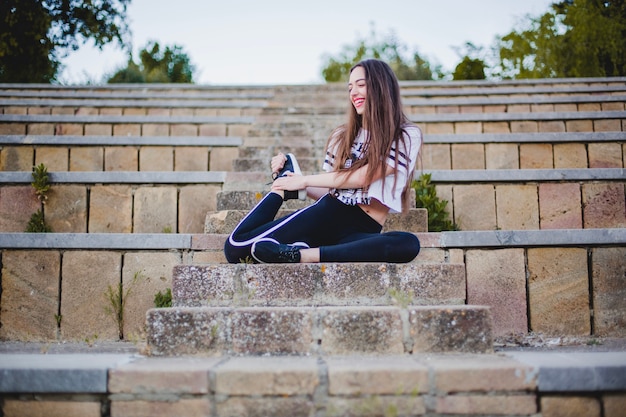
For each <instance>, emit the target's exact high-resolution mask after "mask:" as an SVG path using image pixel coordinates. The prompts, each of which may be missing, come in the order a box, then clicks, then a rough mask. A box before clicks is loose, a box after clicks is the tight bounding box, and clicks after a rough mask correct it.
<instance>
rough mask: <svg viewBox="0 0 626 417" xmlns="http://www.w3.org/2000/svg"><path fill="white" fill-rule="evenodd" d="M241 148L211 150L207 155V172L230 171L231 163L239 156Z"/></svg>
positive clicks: (231, 168)
mask: <svg viewBox="0 0 626 417" xmlns="http://www.w3.org/2000/svg"><path fill="white" fill-rule="evenodd" d="M240 149H241V148H236V147H222V148H213V149H211V152H210V154H209V170H211V171H227V172H228V171H232V170H233V161H234V160H235V158H237V156H238V155H239V150H240Z"/></svg>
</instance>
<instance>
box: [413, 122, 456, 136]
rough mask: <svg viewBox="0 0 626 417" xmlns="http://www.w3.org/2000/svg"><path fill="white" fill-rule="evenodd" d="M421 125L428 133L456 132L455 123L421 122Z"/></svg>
mask: <svg viewBox="0 0 626 417" xmlns="http://www.w3.org/2000/svg"><path fill="white" fill-rule="evenodd" d="M420 127H421V128H422V129H423V131H424V133H426V134H428V135H436V134H449V133H455V132H454V123H421V125H420Z"/></svg>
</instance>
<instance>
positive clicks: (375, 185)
mask: <svg viewBox="0 0 626 417" xmlns="http://www.w3.org/2000/svg"><path fill="white" fill-rule="evenodd" d="M404 130H405V132H406V133H405V134H404V146H403V148H402V149H400V150H398V149H396V148H395V145H394V146H392V148H391V152H390V153H389V155H387V164H388V165H389V166H391V167H392V168H395V167H396V165H398V178H397V181H395V186H394V180H395V178H394V174H393V173H391V174H389V175H387V176H386V177H384V178H380V179H378V180H376V181H374V182H372V183H371V184H370V186H369V187H368V188H367V189H365V188H352V189H343V188H341V189H332V190H330V193H331V194H333V195H334V196H335V197H336V198H337V199H338V200H340V201H341V202H343V203H344V204H348V205H356V204H370V199H372V198H375V199H376V200H378V201H380V202H381V203H382V204H384V205H385V206H387V207H389V212H390V213H400V212H401V211H402V191H403V190H404V187H405V185H406V183H407V180H408V178H409V175H410V174H411V173H412V172H413V171H414V170H415V163H416V160H417V155H418V153H419V150H420V146H421V144H422V132H421V130H420V129H419V128H418V127H417V126H415V125H406V126H405V127H404ZM367 134H368V132H367V131H366V130H365V129H361V130H360V131H359V134H358V135H357V137H356V138H355V139H354V143H353V144H352V150H351V158H348V159H347V160H346V161H345V162H344V168H349V167H350V166H351V165H352V163H353V161H356V160H358V159H360V158H362V157H363V151H364V147H365V144H366V142H367ZM329 146H330V147H329V148H328V149H327V150H326V158H325V159H324V165H323V167H322V169H323V170H324V171H326V172H332V171H334V170H335V169H334V165H335V155H336V150H337V148H336V146H337V145H336V144H334V145H333V142H332V140H331V141H330V145H329ZM400 146H402V142H400Z"/></svg>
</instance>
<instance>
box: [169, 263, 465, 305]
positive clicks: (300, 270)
mask: <svg viewBox="0 0 626 417" xmlns="http://www.w3.org/2000/svg"><path fill="white" fill-rule="evenodd" d="M466 298H467V295H466V288H465V266H464V265H463V264H454V263H407V264H386V263H331V264H281V265H272V264H246V263H241V264H201V265H198V264H196V265H177V266H175V267H174V269H173V275H172V301H173V305H174V306H177V307H206V306H211V307H219V306H222V307H225V306H231V307H232V306H236V307H244V306H320V305H326V306H332V305H340V306H341V305H368V306H374V305H400V306H407V305H435V304H450V305H453V304H465V300H466Z"/></svg>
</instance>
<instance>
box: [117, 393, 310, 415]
mask: <svg viewBox="0 0 626 417" xmlns="http://www.w3.org/2000/svg"><path fill="white" fill-rule="evenodd" d="M215 409H216V414H215V416H216V417H232V416H255V417H262V416H272V417H310V416H312V415H314V414H313V413H314V410H315V406H314V404H313V401H312V400H311V399H310V398H307V397H286V398H281V397H260V398H254V397H252V398H250V397H230V398H227V399H225V400H221V401H216V406H215ZM112 417H113V416H112Z"/></svg>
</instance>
